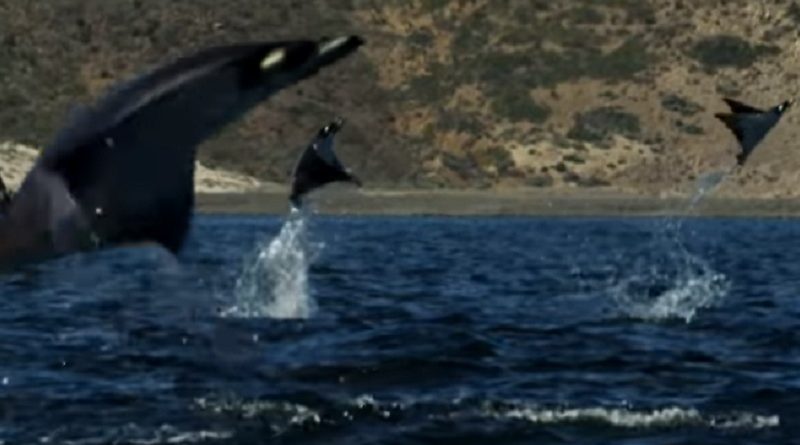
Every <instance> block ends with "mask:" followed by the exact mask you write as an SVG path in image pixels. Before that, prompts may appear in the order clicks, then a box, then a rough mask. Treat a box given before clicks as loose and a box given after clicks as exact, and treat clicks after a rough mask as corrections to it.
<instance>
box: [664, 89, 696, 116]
mask: <svg viewBox="0 0 800 445" xmlns="http://www.w3.org/2000/svg"><path fill="white" fill-rule="evenodd" d="M661 106H663V107H664V108H665V109H667V111H671V112H673V113H678V114H680V115H681V116H686V117H689V116H694V115H695V114H697V113H699V112H701V111H703V110H705V109H704V108H703V107H702V106H701V105H700V104H697V103H695V102H692V101H691V100H689V99H686V98H683V97H681V96H679V95H677V94H674V93H670V94H667V95H665V96H664V97H662V98H661Z"/></svg>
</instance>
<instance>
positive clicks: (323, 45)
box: [317, 34, 366, 60]
mask: <svg viewBox="0 0 800 445" xmlns="http://www.w3.org/2000/svg"><path fill="white" fill-rule="evenodd" d="M365 43H366V41H365V40H364V38H363V37H361V36H359V35H355V34H351V35H346V36H339V37H333V38H328V37H323V38H322V39H320V40H319V42H317V44H318V45H319V49H318V54H319V56H320V57H323V58H326V59H327V58H330V59H331V60H336V59H338V58H341V57H344V56H347V55H349V54H350V53H352V52H354V51H355V50H357V49H358V48H359V47H361V46H362V45H364V44H365Z"/></svg>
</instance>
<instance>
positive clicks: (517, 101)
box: [492, 88, 550, 122]
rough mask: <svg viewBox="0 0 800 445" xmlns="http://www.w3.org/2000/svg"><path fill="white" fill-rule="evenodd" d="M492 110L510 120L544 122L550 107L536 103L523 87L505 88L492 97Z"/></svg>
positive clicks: (548, 114)
mask: <svg viewBox="0 0 800 445" xmlns="http://www.w3.org/2000/svg"><path fill="white" fill-rule="evenodd" d="M492 111H493V112H494V113H495V114H497V115H498V116H501V117H503V118H505V119H508V120H510V121H512V122H526V121H531V122H544V121H546V120H547V118H548V117H549V116H550V109H549V108H547V107H545V106H542V105H539V104H537V103H536V102H534V100H533V99H532V98H531V96H530V94H529V93H528V92H527V91H526V90H523V89H518V88H505V89H502V90H500V93H499V94H498V95H497V96H495V97H493V98H492Z"/></svg>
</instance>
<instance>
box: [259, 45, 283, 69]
mask: <svg viewBox="0 0 800 445" xmlns="http://www.w3.org/2000/svg"><path fill="white" fill-rule="evenodd" d="M284 57H286V50H284V49H283V48H280V49H276V50H274V51H271V52H270V53H269V54H267V56H266V57H264V59H263V60H261V69H262V70H263V71H266V70H268V69H270V68H272V67H274V66H275V65H277V64H279V63H281V62H282V61H283V58H284Z"/></svg>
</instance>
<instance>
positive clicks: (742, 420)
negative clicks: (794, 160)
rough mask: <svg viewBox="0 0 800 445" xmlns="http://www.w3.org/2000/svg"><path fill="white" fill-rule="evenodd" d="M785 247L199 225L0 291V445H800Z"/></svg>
mask: <svg viewBox="0 0 800 445" xmlns="http://www.w3.org/2000/svg"><path fill="white" fill-rule="evenodd" d="M798 240H800V222H798V221H794V220H768V219H686V220H679V219H668V218H667V219H665V218H652V219H633V218H632V219H585V218H573V219H570V218H488V217H487V218H432V217H431V218H424V217H417V218H394V217H341V218H338V217H337V218H333V217H323V216H318V215H317V216H309V215H306V216H302V215H294V216H291V217H285V218H275V217H263V216H252V217H251V216H247V217H244V216H242V217H235V216H225V217H222V216H200V217H198V218H197V219H196V220H195V223H194V228H193V232H192V234H191V237H190V240H189V242H188V246H187V248H186V250H185V251H184V252H183V254H182V255H181V257H179V258H178V259H177V260H176V259H175V258H173V257H171V256H170V255H169V254H167V253H165V252H164V251H161V250H159V249H157V248H142V247H137V248H126V249H116V250H108V251H103V252H98V253H94V254H84V255H76V256H71V257H67V258H63V259H60V260H57V261H53V262H49V263H45V264H40V265H37V266H34V267H30V268H28V269H25V270H24V271H19V272H17V273H14V274H11V275H6V276H4V277H2V278H0V305H2V307H1V308H0V444H4V445H7V444H192V443H203V444H206V443H208V444H217V443H219V444H229V443H230V444H232V443H237V444H238V443H253V444H256V443H258V444H264V443H277V444H282V443H285V444H414V443H435V444H448V443H450V444H572V443H575V444H648V445H661V444H689V443H692V444H788V443H800V426H799V425H800V243H798Z"/></svg>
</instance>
